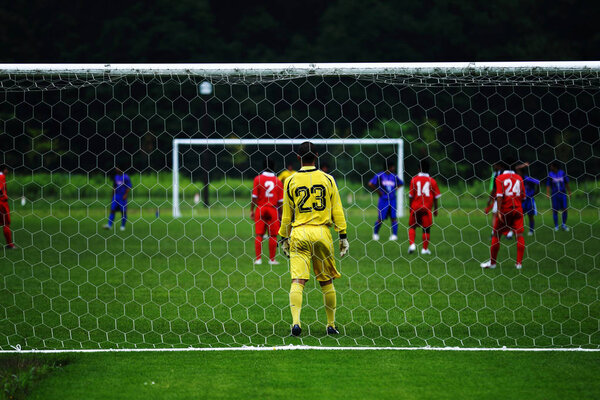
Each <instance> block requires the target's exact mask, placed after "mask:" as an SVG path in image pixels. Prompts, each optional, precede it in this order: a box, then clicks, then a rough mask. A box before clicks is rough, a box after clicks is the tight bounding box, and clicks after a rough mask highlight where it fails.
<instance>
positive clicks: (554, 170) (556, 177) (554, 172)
mask: <svg viewBox="0 0 600 400" xmlns="http://www.w3.org/2000/svg"><path fill="white" fill-rule="evenodd" d="M546 194H547V195H548V196H549V197H550V198H551V200H552V217H553V218H554V230H555V231H558V212H559V211H562V228H563V230H565V231H568V230H569V227H568V226H567V217H568V211H567V207H568V197H567V194H568V195H569V196H571V188H570V187H569V177H568V176H567V174H566V173H565V171H563V170H562V169H559V168H558V165H557V163H556V162H553V163H551V164H550V172H549V173H548V180H547V181H546Z"/></svg>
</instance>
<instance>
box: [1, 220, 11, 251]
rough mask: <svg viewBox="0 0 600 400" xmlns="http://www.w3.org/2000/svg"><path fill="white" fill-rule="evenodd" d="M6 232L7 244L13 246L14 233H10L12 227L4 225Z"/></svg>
mask: <svg viewBox="0 0 600 400" xmlns="http://www.w3.org/2000/svg"><path fill="white" fill-rule="evenodd" d="M2 230H3V231H4V238H5V239H6V244H7V245H9V246H12V244H13V242H12V232H11V231H10V226H8V225H4V228H3V229H2Z"/></svg>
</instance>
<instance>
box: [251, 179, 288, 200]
mask: <svg viewBox="0 0 600 400" xmlns="http://www.w3.org/2000/svg"><path fill="white" fill-rule="evenodd" d="M252 198H253V199H256V200H255V201H256V206H257V207H259V208H260V207H263V206H273V207H277V206H278V205H279V203H281V202H282V201H283V184H282V183H281V181H280V180H279V179H277V177H276V176H275V174H273V173H271V172H263V173H262V174H260V175H258V176H257V177H256V178H254V187H253V189H252Z"/></svg>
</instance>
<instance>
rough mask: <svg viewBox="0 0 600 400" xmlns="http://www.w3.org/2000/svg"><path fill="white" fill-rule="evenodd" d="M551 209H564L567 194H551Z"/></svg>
mask: <svg viewBox="0 0 600 400" xmlns="http://www.w3.org/2000/svg"><path fill="white" fill-rule="evenodd" d="M552 209H553V210H566V209H567V195H566V194H564V193H557V194H553V195H552Z"/></svg>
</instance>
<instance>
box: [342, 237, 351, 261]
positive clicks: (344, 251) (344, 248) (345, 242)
mask: <svg viewBox="0 0 600 400" xmlns="http://www.w3.org/2000/svg"><path fill="white" fill-rule="evenodd" d="M348 250H350V243H348V237H347V236H346V235H345V234H342V235H340V257H344V256H345V255H346V254H348Z"/></svg>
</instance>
